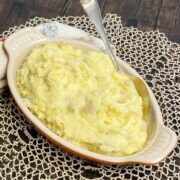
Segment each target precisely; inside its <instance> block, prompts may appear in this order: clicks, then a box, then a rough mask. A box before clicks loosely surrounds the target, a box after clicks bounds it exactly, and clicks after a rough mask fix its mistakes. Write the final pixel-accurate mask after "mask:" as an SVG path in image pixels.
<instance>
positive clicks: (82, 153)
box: [4, 23, 170, 165]
mask: <svg viewBox="0 0 180 180" xmlns="http://www.w3.org/2000/svg"><path fill="white" fill-rule="evenodd" d="M59 24H60V23H59ZM40 26H42V25H40ZM40 26H38V27H37V28H36V29H37V30H39V29H40ZM63 26H66V27H67V25H63ZM71 28H72V27H71ZM75 29H76V28H75ZM28 30H32V31H33V33H35V32H36V31H35V28H24V29H21V30H19V31H17V32H16V33H14V34H13V35H11V36H10V37H8V38H7V39H6V40H5V42H4V46H5V48H6V50H7V52H8V55H9V57H10V60H9V64H8V70H7V81H8V85H9V88H10V91H11V93H12V95H13V97H14V99H15V102H16V104H17V105H18V107H19V108H20V110H21V112H22V113H23V114H24V115H25V116H26V118H27V120H28V121H29V122H30V123H31V124H33V126H34V127H35V128H36V129H37V130H38V131H39V132H40V133H41V134H43V135H44V136H45V137H47V138H48V139H49V140H50V141H52V142H53V143H54V144H56V145H57V146H58V147H63V149H66V150H67V151H69V152H71V153H73V154H75V155H77V156H79V157H82V158H85V159H88V160H91V161H95V162H100V163H106V164H121V165H125V164H144V165H152V164H156V163H158V162H159V161H160V160H161V159H160V160H158V161H155V162H153V161H152V162H151V161H150V162H148V161H140V160H137V161H135V160H132V161H130V160H127V157H128V158H131V157H134V156H136V155H137V154H139V153H141V151H139V152H137V153H135V154H133V155H130V156H123V157H119V158H120V159H121V160H117V159H118V158H117V157H111V156H110V157H111V158H113V160H112V159H111V160H108V159H106V158H107V157H109V156H107V155H101V154H98V153H94V152H91V151H88V150H85V149H83V148H81V147H77V146H76V145H73V144H72V143H70V142H68V141H66V140H65V139H63V138H61V137H60V136H58V135H56V134H55V133H53V132H52V131H50V130H49V129H48V128H47V127H46V126H45V125H44V124H43V123H42V122H41V121H40V120H39V119H38V118H36V117H35V116H34V115H33V114H32V113H31V111H30V110H29V109H28V108H27V107H26V106H25V105H24V103H23V101H22V99H21V97H20V95H19V94H18V92H17V90H16V89H15V87H13V85H12V84H13V82H12V81H13V77H12V68H13V60H12V54H9V43H8V42H10V41H11V40H12V39H11V38H13V36H14V38H15V36H16V35H17V34H18V35H19V34H21V33H24V32H25V31H28ZM41 30H42V27H41ZM80 31H82V30H80ZM41 38H44V37H43V36H42V37H41ZM93 38H94V37H93ZM95 39H97V38H95ZM46 41H47V42H48V40H47V39H46ZM50 41H52V39H51V40H50ZM119 61H120V62H121V63H122V64H123V66H125V67H126V68H127V69H128V70H129V71H131V72H132V73H133V74H135V75H137V76H139V74H138V73H137V72H136V71H135V70H134V69H132V68H131V67H130V66H129V65H128V64H127V63H125V62H123V61H121V60H120V59H119ZM148 91H149V93H150V96H151V101H152V103H153V107H155V114H156V116H158V121H156V123H157V129H156V133H155V136H154V138H153V141H152V142H151V145H152V144H153V143H154V141H155V139H156V138H157V135H158V132H159V129H160V127H161V126H164V125H163V120H162V115H161V112H160V109H159V106H158V104H157V101H156V99H155V97H154V95H153V93H152V91H151V89H150V88H149V87H148ZM35 121H36V123H35ZM40 127H41V128H40ZM164 127H165V126H164ZM164 127H163V128H164ZM59 138H60V139H59ZM57 139H58V140H57ZM60 141H61V142H60ZM64 141H66V143H65V142H64ZM70 146H71V148H69V147H70ZM74 146H75V147H74ZM149 147H150V145H148V146H147V147H145V149H143V150H146V149H148V148H149ZM169 153H170V152H169ZM169 153H168V154H169ZM168 154H167V155H168ZM96 155H98V156H99V158H98V157H97V156H96ZM167 155H166V156H167ZM104 156H105V157H106V158H105V157H104ZM164 158H165V157H164ZM115 159H116V160H115Z"/></svg>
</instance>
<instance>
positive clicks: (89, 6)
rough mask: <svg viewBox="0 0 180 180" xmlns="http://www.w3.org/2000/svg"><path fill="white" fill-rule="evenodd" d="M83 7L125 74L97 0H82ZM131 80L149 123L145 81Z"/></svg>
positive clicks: (111, 55) (139, 79) (114, 60)
mask: <svg viewBox="0 0 180 180" xmlns="http://www.w3.org/2000/svg"><path fill="white" fill-rule="evenodd" d="M80 2H81V4H82V7H83V9H84V11H85V12H86V14H87V15H88V17H89V18H90V20H91V21H92V23H93V24H94V25H95V27H96V30H97V31H98V33H99V35H100V36H101V38H102V40H103V42H104V45H105V46H106V50H107V52H108V54H109V56H110V57H111V60H112V62H113V64H114V66H115V68H116V69H117V71H118V72H120V73H125V72H124V71H123V70H122V68H121V67H120V64H119V62H118V60H117V58H116V56H115V55H114V52H113V50H112V49H111V46H110V44H109V42H108V38H107V36H106V33H105V30H104V26H103V23H102V17H101V12H100V9H99V5H98V3H97V0H80ZM130 78H131V80H132V81H133V83H134V85H135V87H136V90H137V91H138V94H139V95H140V96H141V97H142V101H143V119H144V120H146V121H147V122H148V119H149V115H150V98H149V93H148V90H147V87H146V84H145V83H144V82H143V80H142V79H141V78H139V77H137V76H131V77H130Z"/></svg>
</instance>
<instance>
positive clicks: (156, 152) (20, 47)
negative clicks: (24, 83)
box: [0, 23, 177, 165]
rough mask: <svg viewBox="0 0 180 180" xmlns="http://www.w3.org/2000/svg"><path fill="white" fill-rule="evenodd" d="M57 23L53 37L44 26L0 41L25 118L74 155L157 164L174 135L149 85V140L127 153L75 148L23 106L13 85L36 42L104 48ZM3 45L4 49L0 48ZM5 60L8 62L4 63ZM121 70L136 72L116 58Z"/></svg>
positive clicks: (1, 66)
mask: <svg viewBox="0 0 180 180" xmlns="http://www.w3.org/2000/svg"><path fill="white" fill-rule="evenodd" d="M56 24H57V26H58V29H59V31H58V33H57V35H56V37H55V38H48V37H46V36H45V35H44V32H43V25H39V26H36V27H29V28H24V29H21V30H19V31H17V32H15V33H14V34H12V35H11V36H9V37H8V38H7V39H6V40H5V41H4V43H3V42H1V46H0V70H1V71H3V73H4V72H5V69H6V66H7V83H8V86H9V89H10V91H11V93H12V95H13V97H14V99H15V101H16V103H17V105H18V107H19V108H20V110H21V111H22V113H23V114H24V115H25V116H26V117H27V119H28V121H29V122H30V123H31V124H32V125H33V126H34V127H35V128H36V129H37V130H38V131H39V132H40V133H42V134H43V135H44V136H46V137H47V138H48V139H49V140H50V141H52V142H54V143H55V144H56V145H57V146H59V147H63V148H64V149H66V150H68V151H70V152H72V153H73V154H76V155H78V156H80V157H82V158H86V159H89V160H92V161H96V162H101V163H110V164H145V165H151V164H155V163H158V162H159V161H161V160H162V159H163V158H165V157H166V156H167V155H168V154H169V153H170V152H171V151H172V150H173V148H174V147H175V146H176V143H177V136H176V134H175V133H174V132H173V131H172V130H171V129H169V128H167V127H165V126H164V124H163V119H162V114H161V111H160V108H159V106H158V103H157V101H156V99H155V97H154V95H153V93H152V91H151V89H150V88H149V87H147V88H148V91H149V94H150V100H151V109H152V111H151V119H152V120H151V121H150V123H149V126H148V143H147V144H146V146H145V147H144V148H143V149H142V150H141V151H140V152H137V153H135V154H133V155H129V156H121V157H114V156H107V155H102V154H98V153H94V152H91V151H88V150H85V149H83V148H81V147H78V146H76V145H74V144H72V143H71V142H68V141H66V140H65V139H63V138H61V137H59V136H57V135H56V134H55V133H53V132H52V131H50V130H49V129H48V128H47V127H46V126H45V125H44V124H43V123H42V122H41V121H40V120H38V119H37V118H36V117H35V116H34V115H33V114H32V113H31V111H30V110H29V109H28V108H27V107H26V106H25V105H24V103H23V101H22V99H21V97H20V94H19V92H18V89H17V87H16V81H15V76H16V70H17V69H18V67H19V66H20V64H21V63H22V62H23V61H24V60H25V57H26V56H27V55H28V53H29V52H30V51H31V49H32V48H33V47H34V46H36V45H38V44H43V43H47V42H52V41H53V42H59V41H66V42H68V43H70V44H72V45H73V46H76V47H79V48H82V49H86V50H91V49H94V50H96V49H98V50H102V51H103V50H105V48H104V45H103V43H102V41H101V40H100V39H98V38H95V37H93V36H90V35H89V34H88V33H86V32H84V31H82V30H79V29H77V28H74V27H71V26H68V25H63V24H60V23H56ZM3 45H4V49H5V51H6V53H7V54H6V53H5V51H4V50H3ZM7 61H8V65H7ZM119 62H120V63H121V65H122V67H123V69H124V70H125V71H127V73H128V74H129V75H136V76H139V74H138V73H137V72H136V71H135V70H133V69H132V68H131V67H130V66H129V65H128V64H127V63H125V62H123V61H121V60H120V59H119ZM3 73H1V74H0V88H1V87H2V86H5V85H6V80H5V73H4V74H3Z"/></svg>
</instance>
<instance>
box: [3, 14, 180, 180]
mask: <svg viewBox="0 0 180 180" xmlns="http://www.w3.org/2000/svg"><path fill="white" fill-rule="evenodd" d="M51 20H52V21H58V22H60V23H63V24H69V25H72V26H75V27H77V28H80V29H83V30H85V31H87V32H89V33H90V34H92V35H94V36H98V34H97V32H96V30H95V28H94V26H92V24H91V22H90V21H89V19H88V18H87V17H85V16H80V17H72V16H69V17H57V18H53V19H51ZM47 21H49V19H45V18H39V17H35V18H34V19H31V20H29V21H28V22H26V23H25V24H24V25H20V26H18V27H17V26H16V27H13V28H10V29H9V30H7V31H5V32H3V33H2V34H1V35H0V38H5V37H7V36H9V35H10V34H12V33H13V32H15V31H17V30H18V29H21V28H24V27H28V26H36V25H38V24H41V23H44V22H47ZM104 25H105V27H106V32H107V34H108V38H109V40H110V42H111V44H113V45H114V46H115V47H116V53H117V55H118V56H119V57H120V58H121V59H122V60H124V61H126V62H128V63H129V64H130V65H131V66H132V67H133V68H135V69H136V70H137V71H138V72H139V73H140V74H141V75H142V77H143V78H144V79H145V80H146V82H147V83H148V84H149V86H150V87H151V88H152V90H153V93H154V94H155V96H156V98H157V100H158V103H159V105H160V108H161V111H162V114H163V119H164V123H165V125H166V126H168V127H170V128H171V129H173V130H174V131H175V132H176V134H177V135H178V145H177V147H176V148H175V149H174V151H173V152H172V153H171V154H170V155H169V156H168V157H167V158H166V159H165V160H163V161H161V162H160V163H159V164H158V165H154V166H143V165H129V166H116V165H101V164H97V163H92V162H88V161H86V160H82V159H80V158H78V157H75V156H74V155H72V154H70V153H68V152H66V151H64V150H62V149H60V148H57V147H55V146H54V145H53V144H52V143H50V142H49V141H48V140H47V139H46V138H44V137H42V136H41V135H40V134H38V132H36V131H35V130H34V129H33V127H32V126H31V125H30V124H29V123H28V122H27V121H26V120H25V117H23V115H22V113H21V112H20V111H19V110H18V108H17V106H16V105H15V102H14V101H13V98H12V96H11V94H10V93H9V92H7V91H6V92H5V93H3V94H2V95H1V96H0V179H1V178H2V179H22V177H23V178H25V179H31V178H33V179H58V177H61V178H63V179H91V178H94V179H116V178H118V179H167V177H169V179H171V178H172V179H173V180H175V179H179V178H180V138H179V133H180V79H179V78H180V45H178V44H176V43H172V42H170V41H168V39H167V37H166V36H165V35H164V34H163V33H160V32H159V31H150V32H142V31H140V30H138V29H136V28H132V27H130V28H129V27H123V26H122V23H121V18H120V17H118V16H116V15H113V14H107V15H106V17H105V18H104ZM178 67H179V69H178Z"/></svg>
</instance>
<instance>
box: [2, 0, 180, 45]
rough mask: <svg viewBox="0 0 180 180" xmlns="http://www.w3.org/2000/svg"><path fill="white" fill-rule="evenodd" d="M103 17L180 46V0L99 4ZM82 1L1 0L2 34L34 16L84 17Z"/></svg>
mask: <svg viewBox="0 0 180 180" xmlns="http://www.w3.org/2000/svg"><path fill="white" fill-rule="evenodd" d="M98 2H99V5H100V9H101V12H102V15H103V17H104V16H105V15H106V14H107V13H113V14H118V15H119V16H121V17H122V21H123V24H124V25H125V26H134V27H138V28H139V29H141V30H143V31H148V30H155V29H159V30H160V31H161V32H164V33H165V34H166V35H167V36H168V37H169V38H170V40H173V41H175V42H180V0H98ZM83 14H84V12H83V9H82V8H81V5H80V2H79V0H0V33H2V32H3V31H4V30H6V29H8V28H9V27H12V26H15V25H20V24H22V23H25V22H26V21H27V20H29V19H30V18H33V17H35V16H40V17H46V18H52V17H56V16H58V15H60V16H63V15H65V16H69V15H70V16H71V15H72V16H79V15H83Z"/></svg>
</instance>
